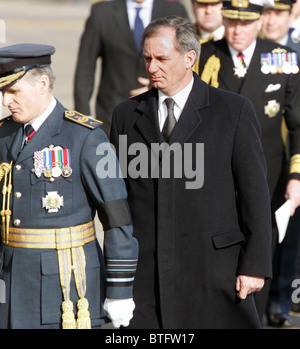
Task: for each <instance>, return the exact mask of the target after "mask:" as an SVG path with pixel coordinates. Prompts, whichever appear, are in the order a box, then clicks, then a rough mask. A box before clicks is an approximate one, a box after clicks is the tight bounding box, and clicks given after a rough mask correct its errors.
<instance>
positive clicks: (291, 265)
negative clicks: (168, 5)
mask: <svg viewBox="0 0 300 349" xmlns="http://www.w3.org/2000/svg"><path fill="white" fill-rule="evenodd" d="M294 3H295V0H279V1H276V2H275V5H274V7H271V8H268V9H266V10H264V12H263V23H262V29H261V34H262V36H263V37H264V38H265V39H269V40H273V41H275V42H277V43H279V44H282V45H286V46H288V47H289V48H290V49H291V50H293V51H295V52H297V54H298V59H299V54H300V42H299V40H298V39H297V37H295V36H294V32H295V29H293V28H290V23H291V11H292V7H293V5H294ZM297 35H298V34H297ZM285 128H286V127H285ZM285 141H286V143H287V151H289V149H288V148H289V137H288V134H287V135H286V136H285ZM299 242H300V207H298V208H297V209H296V211H295V214H294V215H293V217H291V218H290V221H289V224H288V227H287V231H286V235H285V238H284V240H283V241H282V242H281V243H278V244H276V249H275V254H274V262H273V264H274V268H273V279H272V283H271V288H270V294H269V300H268V305H267V311H266V315H267V319H268V324H269V325H270V326H275V327H291V326H293V322H292V319H291V317H290V315H289V312H290V310H291V305H292V293H293V288H292V282H293V280H294V279H296V278H297V269H296V268H297V264H298V263H297V262H298V255H299Z"/></svg>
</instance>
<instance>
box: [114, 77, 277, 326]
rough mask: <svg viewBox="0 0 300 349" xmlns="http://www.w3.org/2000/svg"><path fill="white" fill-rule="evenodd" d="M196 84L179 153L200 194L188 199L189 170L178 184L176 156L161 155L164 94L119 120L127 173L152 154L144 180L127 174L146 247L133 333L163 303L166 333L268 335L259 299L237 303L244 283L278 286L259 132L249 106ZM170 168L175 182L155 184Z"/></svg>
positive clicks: (180, 128)
mask: <svg viewBox="0 0 300 349" xmlns="http://www.w3.org/2000/svg"><path fill="white" fill-rule="evenodd" d="M194 78H195V81H194V85H193V88H192V91H191V93H190V95H189V97H188V100H187V103H186V105H185V107H184V110H183V111H182V114H181V116H180V119H179V121H178V123H177V124H176V126H175V128H174V130H173V132H172V134H171V137H170V145H171V146H173V147H175V146H177V149H178V151H179V154H180V149H181V150H182V154H183V155H182V154H181V155H182V156H183V160H182V161H183V165H185V166H188V164H190V165H192V166H193V169H195V168H196V167H197V166H198V167H200V168H201V169H202V170H203V175H204V183H202V184H203V185H201V186H199V188H198V189H186V184H187V183H189V182H191V181H193V180H194V178H192V179H191V178H190V177H191V176H190V174H189V173H188V171H185V170H186V169H187V168H185V170H184V171H182V173H181V176H178V172H177V177H178V178H175V177H176V176H175V175H174V172H173V171H172V164H173V159H174V157H175V154H173V155H174V157H173V155H172V154H171V155H170V156H166V155H161V154H160V156H159V155H158V156H156V155H155V146H157V144H158V143H160V141H161V135H160V131H159V128H158V121H157V119H158V116H157V108H158V107H157V105H158V93H157V90H156V89H154V88H152V89H151V90H150V91H149V92H147V93H145V94H142V95H139V96H137V97H134V98H131V99H129V100H127V101H125V102H123V103H121V104H120V105H118V106H117V107H116V109H115V111H114V113H113V119H112V132H111V141H112V143H113V144H114V145H115V146H116V150H117V153H119V152H121V153H122V155H121V156H124V152H125V154H126V152H127V153H128V154H129V155H128V156H127V158H126V161H127V164H128V168H130V169H131V171H132V169H133V167H136V168H137V169H138V170H139V167H138V165H137V164H136V163H134V162H132V161H134V159H136V156H137V155H138V154H139V153H135V151H133V149H134V148H133V147H135V146H138V145H141V144H143V145H144V147H146V149H147V150H148V155H149V156H148V161H149V164H148V165H149V166H148V176H145V175H144V178H141V177H137V178H134V177H135V173H134V172H129V173H127V174H126V173H125V171H124V167H123V175H126V177H127V178H126V179H125V181H126V186H127V190H128V200H129V205H130V209H131V214H132V217H133V226H134V235H135V237H136V238H137V239H138V241H139V246H140V255H139V263H138V268H137V274H136V279H135V284H134V300H135V302H136V310H135V312H134V317H133V320H132V326H133V327H136V328H142V327H143V326H145V327H146V328H147V327H148V326H149V324H148V323H147V321H148V318H149V316H150V315H149V314H150V312H151V304H152V309H154V308H155V301H154V298H156V302H157V309H158V310H157V313H158V314H161V318H162V324H163V327H164V328H252V327H259V323H260V322H259V319H258V316H257V312H256V308H255V305H254V302H253V298H252V296H251V297H248V298H247V299H246V300H243V301H237V298H236V293H235V280H236V275H237V274H247V275H256V276H265V277H270V276H271V243H270V240H271V233H270V207H269V202H270V200H269V193H268V187H267V181H266V167H265V159H264V156H263V152H262V148H261V143H260V139H259V138H260V135H259V125H258V122H257V119H256V116H255V112H254V109H253V106H252V104H251V102H250V101H248V100H247V99H245V98H243V97H241V96H238V95H236V94H233V93H230V92H225V91H222V90H219V89H215V88H212V87H210V86H208V85H207V84H205V83H204V82H203V81H201V79H200V78H199V77H198V76H197V75H196V74H194ZM120 135H126V139H123V138H119V136H120ZM120 140H121V143H120ZM124 142H126V143H125V144H124ZM199 144H203V145H204V164H202V163H201V156H202V155H201V153H199V152H197V150H196V147H197V146H198V147H199V146H200V145H199ZM185 147H187V148H185ZM189 147H191V148H189ZM150 149H152V150H153V151H154V152H152V155H153V156H154V160H156V161H153V158H152V160H151V159H150V158H151V156H150ZM184 149H186V153H184ZM165 154H167V153H165ZM177 155H178V153H177ZM159 157H160V161H159ZM141 160H143V161H144V160H145V156H143V159H140V161H141ZM122 161H124V158H123V160H122ZM126 161H125V162H126ZM151 161H152V164H151ZM167 161H170V166H171V174H170V176H169V177H170V178H163V177H164V176H163V175H160V176H157V177H158V178H155V177H156V176H155V175H153V173H155V172H153V171H155V168H153V167H154V166H155V165H156V164H157V163H159V169H160V170H162V167H163V164H164V163H165V162H167ZM153 164H154V165H153ZM177 165H178V163H177ZM201 165H203V166H201ZM144 166H145V163H144ZM182 168H184V166H183V167H182ZM177 170H178V168H177ZM151 171H152V172H151ZM174 171H175V169H174ZM146 177H148V178H146ZM165 177H166V176H165ZM149 309H150V310H149Z"/></svg>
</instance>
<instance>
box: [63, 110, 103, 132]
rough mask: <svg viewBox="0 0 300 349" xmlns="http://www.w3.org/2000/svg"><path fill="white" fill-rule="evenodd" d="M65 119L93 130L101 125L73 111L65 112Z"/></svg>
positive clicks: (100, 122)
mask: <svg viewBox="0 0 300 349" xmlns="http://www.w3.org/2000/svg"><path fill="white" fill-rule="evenodd" d="M65 117H66V118H67V119H69V120H71V121H74V122H77V123H78V124H80V125H82V126H85V127H88V128H91V129H94V128H96V127H98V126H100V125H102V124H103V122H102V121H99V120H96V119H94V118H91V117H89V116H86V115H83V114H80V113H78V112H77V111H75V110H66V111H65Z"/></svg>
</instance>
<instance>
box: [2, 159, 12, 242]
mask: <svg viewBox="0 0 300 349" xmlns="http://www.w3.org/2000/svg"><path fill="white" fill-rule="evenodd" d="M11 169H12V162H11V163H10V164H9V163H7V162H2V163H1V164H0V182H1V181H2V179H3V177H4V182H3V187H2V210H1V218H2V234H3V236H4V242H6V241H7V240H8V234H9V222H10V217H11V210H10V195H11V192H12V184H11Z"/></svg>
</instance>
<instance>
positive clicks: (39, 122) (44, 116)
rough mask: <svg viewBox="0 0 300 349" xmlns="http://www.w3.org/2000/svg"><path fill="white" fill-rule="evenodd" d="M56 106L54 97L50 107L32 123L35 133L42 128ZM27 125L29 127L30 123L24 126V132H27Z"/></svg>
mask: <svg viewBox="0 0 300 349" xmlns="http://www.w3.org/2000/svg"><path fill="white" fill-rule="evenodd" d="M55 106H56V99H55V98H54V97H53V96H52V98H51V102H50V104H49V107H48V108H47V109H46V110H45V111H44V112H43V113H42V114H41V115H40V116H39V117H38V118H36V119H35V120H34V121H33V122H32V123H31V126H32V127H33V129H34V131H35V132H37V130H38V129H39V128H40V127H41V126H42V124H43V122H44V121H45V120H46V119H47V117H48V116H49V115H50V114H51V113H52V111H53V110H54V108H55ZM26 125H28V122H27V123H25V124H24V130H25V127H26ZM24 142H25V134H24V138H23V144H24Z"/></svg>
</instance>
